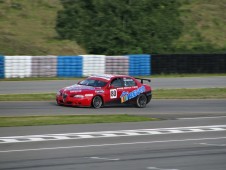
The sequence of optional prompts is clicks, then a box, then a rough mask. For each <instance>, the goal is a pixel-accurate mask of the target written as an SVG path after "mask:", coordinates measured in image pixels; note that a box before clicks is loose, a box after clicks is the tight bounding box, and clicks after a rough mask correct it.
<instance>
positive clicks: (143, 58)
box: [129, 54, 151, 76]
mask: <svg viewBox="0 0 226 170" xmlns="http://www.w3.org/2000/svg"><path fill="white" fill-rule="evenodd" d="M150 74H151V56H150V55H149V54H136V55H129V75H131V76H148V75H150Z"/></svg>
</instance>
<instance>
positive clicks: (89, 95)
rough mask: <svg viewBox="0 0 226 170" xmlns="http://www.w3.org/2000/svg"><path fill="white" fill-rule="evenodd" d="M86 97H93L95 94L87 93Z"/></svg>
mask: <svg viewBox="0 0 226 170" xmlns="http://www.w3.org/2000/svg"><path fill="white" fill-rule="evenodd" d="M85 96H86V97H92V96H93V94H85Z"/></svg>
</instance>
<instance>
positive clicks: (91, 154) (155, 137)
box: [0, 77, 226, 170]
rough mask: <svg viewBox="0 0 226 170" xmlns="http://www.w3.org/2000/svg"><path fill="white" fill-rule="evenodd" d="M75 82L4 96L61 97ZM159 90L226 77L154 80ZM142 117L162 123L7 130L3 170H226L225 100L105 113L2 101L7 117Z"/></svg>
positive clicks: (217, 82)
mask: <svg viewBox="0 0 226 170" xmlns="http://www.w3.org/2000/svg"><path fill="white" fill-rule="evenodd" d="M71 84H73V81H71V82H70V81H33V82H32V81H29V82H0V94H4V93H39V92H54V91H55V90H56V89H58V88H61V87H63V86H67V85H71ZM152 86H153V88H154V89H157V88H205V87H225V86H226V79H225V77H210V78H176V79H171V78H170V79H156V80H155V79H153V80H152ZM57 114H138V115H145V116H151V117H158V118H162V119H163V120H161V121H154V122H139V123H108V124H90V125H61V126H35V127H16V128H15V127H8V128H3V127H2V128H0V170H14V169H16V170H20V169H21V170H24V169H25V170H26V169H29V170H30V169H32V170H45V169H46V170H53V169H54V170H62V169H76V170H80V169H86V170H106V169H107V170H115V169H118V170H191V169H192V170H194V169H195V170H213V169H214V170H215V169H216V170H225V169H226V123H225V122H226V100H155V99H153V100H152V101H151V103H150V104H148V105H147V107H146V108H143V109H138V108H134V107H131V106H129V107H106V108H101V109H92V108H73V107H61V106H56V104H55V102H54V101H48V102H0V116H10V115H17V116H22V115H57Z"/></svg>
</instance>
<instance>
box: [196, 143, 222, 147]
mask: <svg viewBox="0 0 226 170" xmlns="http://www.w3.org/2000/svg"><path fill="white" fill-rule="evenodd" d="M198 144H200V145H207V146H226V144H211V143H198Z"/></svg>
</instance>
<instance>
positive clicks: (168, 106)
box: [0, 99, 226, 119]
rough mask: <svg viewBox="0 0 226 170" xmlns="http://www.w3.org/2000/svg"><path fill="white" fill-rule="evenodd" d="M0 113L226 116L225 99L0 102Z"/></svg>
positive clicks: (169, 117) (25, 114) (161, 116)
mask: <svg viewBox="0 0 226 170" xmlns="http://www.w3.org/2000/svg"><path fill="white" fill-rule="evenodd" d="M0 108H1V109H0V116H27V115H64V114H65V115H68V114H69V115H85V114H129V115H145V116H150V117H157V118H163V119H174V118H177V117H194V116H209V115H212V116H223V115H226V100H225V99H222V100H220V99H219V100H216V99H213V100H155V99H153V100H152V101H151V102H150V103H149V104H148V105H147V107H146V108H136V107H134V106H120V107H119V106H115V107H104V108H100V109H93V108H75V107H65V106H57V105H56V104H55V102H54V101H42V102H24V101H23V102H22V101H21V102H0Z"/></svg>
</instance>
